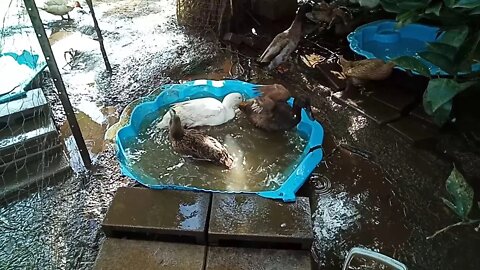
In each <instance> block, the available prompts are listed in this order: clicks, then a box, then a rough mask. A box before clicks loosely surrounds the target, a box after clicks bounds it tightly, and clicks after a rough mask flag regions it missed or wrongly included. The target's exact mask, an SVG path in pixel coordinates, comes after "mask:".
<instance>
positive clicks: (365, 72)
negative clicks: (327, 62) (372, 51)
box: [339, 57, 395, 81]
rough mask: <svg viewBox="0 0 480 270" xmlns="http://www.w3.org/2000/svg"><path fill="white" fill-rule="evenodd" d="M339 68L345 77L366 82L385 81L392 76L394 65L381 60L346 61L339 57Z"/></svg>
mask: <svg viewBox="0 0 480 270" xmlns="http://www.w3.org/2000/svg"><path fill="white" fill-rule="evenodd" d="M339 62H340V66H341V67H342V70H343V73H344V74H345V76H347V77H350V78H355V79H358V80H366V81H380V80H385V79H386V78H388V77H389V76H390V74H392V71H393V67H395V64H394V63H392V62H385V61H383V60H381V59H364V60H359V61H348V60H346V59H345V58H343V57H340V61H339Z"/></svg>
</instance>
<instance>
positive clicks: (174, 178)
mask: <svg viewBox="0 0 480 270" xmlns="http://www.w3.org/2000/svg"><path fill="white" fill-rule="evenodd" d="M161 115H163V114H161ZM155 124H156V122H154V123H153V124H152V123H144V128H142V130H141V132H140V134H139V138H138V141H136V142H134V143H132V144H131V145H129V147H128V148H127V151H126V152H127V153H128V157H127V158H128V159H129V160H130V161H131V162H130V166H132V168H133V169H134V170H135V171H137V172H140V173H142V174H143V175H145V176H147V178H150V180H149V182H148V184H175V185H180V186H188V187H198V188H202V189H210V190H227V191H264V190H275V189H277V188H278V187H279V186H280V185H281V184H282V183H283V182H284V181H285V180H286V177H287V176H288V175H289V174H290V172H292V171H293V169H294V164H297V162H296V161H297V160H299V159H300V157H301V155H302V153H303V149H304V147H305V144H306V141H305V140H304V139H302V138H301V137H300V135H299V134H298V133H297V132H296V130H292V131H289V132H281V133H267V132H264V131H261V130H258V129H256V128H254V127H253V126H252V125H251V124H250V122H248V120H247V119H246V118H245V116H244V115H243V114H241V113H240V112H237V116H236V117H235V119H234V120H232V121H230V122H228V123H226V124H224V125H221V126H216V127H208V128H207V127H205V128H202V130H204V131H206V132H207V134H208V135H210V136H213V137H215V138H216V139H218V140H220V141H221V142H223V143H224V144H225V145H226V147H227V149H228V150H229V152H230V153H231V154H232V155H233V157H234V167H233V168H232V169H230V170H227V169H224V168H221V167H218V166H215V165H212V164H210V163H208V162H202V161H192V160H191V159H189V158H184V157H182V156H180V155H178V154H176V153H174V152H173V150H172V148H171V146H170V141H169V139H168V130H167V129H165V130H159V129H157V128H156V127H155Z"/></svg>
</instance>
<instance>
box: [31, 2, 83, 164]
mask: <svg viewBox="0 0 480 270" xmlns="http://www.w3.org/2000/svg"><path fill="white" fill-rule="evenodd" d="M23 2H24V3H25V7H26V9H27V12H28V16H29V17H30V21H31V22H32V25H33V29H35V33H36V34H37V39H38V42H39V43H40V47H41V48H42V51H43V55H44V56H45V60H46V61H47V65H48V69H49V70H50V74H51V76H52V79H53V82H54V84H55V87H56V88H57V90H58V93H59V97H60V101H61V102H62V106H63V109H64V110H65V114H66V115H67V120H68V124H69V126H70V129H71V130H72V135H73V138H74V139H75V142H76V144H77V146H78V150H79V151H80V156H81V157H82V161H83V164H84V165H85V167H86V168H87V169H89V168H90V167H91V165H92V160H91V159H90V154H89V153H88V149H87V146H86V144H85V141H84V140H83V136H82V131H81V130H80V127H79V126H78V122H77V118H76V117H75V112H74V111H73V108H72V104H71V103H70V99H69V98H68V94H67V90H66V89H65V84H64V83H63V79H62V76H61V75H60V70H59V69H58V65H57V62H56V61H55V57H54V56H53V51H52V47H51V46H50V42H49V41H48V37H47V34H46V33H45V29H44V28H43V24H42V19H41V18H40V14H39V13H38V9H37V6H36V5H35V1H34V0H23Z"/></svg>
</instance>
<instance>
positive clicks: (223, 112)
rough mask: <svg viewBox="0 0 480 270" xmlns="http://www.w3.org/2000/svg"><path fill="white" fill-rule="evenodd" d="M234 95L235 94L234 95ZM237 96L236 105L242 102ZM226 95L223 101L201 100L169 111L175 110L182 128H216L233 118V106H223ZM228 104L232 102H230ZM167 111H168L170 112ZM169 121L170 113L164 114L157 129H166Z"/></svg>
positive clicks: (213, 99)
mask: <svg viewBox="0 0 480 270" xmlns="http://www.w3.org/2000/svg"><path fill="white" fill-rule="evenodd" d="M234 94H235V93H234ZM237 95H238V103H239V102H240V101H241V100H242V97H241V95H240V94H238V93H236V95H235V96H233V97H237ZM227 97H228V95H227V96H226V97H225V98H224V100H223V101H220V100H217V99H215V98H201V99H194V100H189V101H184V102H180V103H177V104H174V105H173V106H172V107H171V108H170V110H172V109H173V110H175V112H176V114H177V115H178V116H179V117H180V119H181V121H182V124H183V126H184V127H198V126H217V125H221V124H224V123H226V122H228V121H230V120H231V119H233V118H234V117H235V108H234V105H235V104H236V100H234V102H235V104H225V102H227V101H226V99H227ZM228 102H232V101H231V100H230V101H228ZM170 110H169V111H170ZM169 121H170V113H169V112H167V113H166V114H164V116H163V118H162V120H161V121H160V122H159V123H158V124H157V127H158V128H166V127H167V126H168V123H169Z"/></svg>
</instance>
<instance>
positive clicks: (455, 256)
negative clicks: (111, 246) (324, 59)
mask: <svg viewBox="0 0 480 270" xmlns="http://www.w3.org/2000/svg"><path fill="white" fill-rule="evenodd" d="M94 4H95V5H96V14H97V17H98V19H99V22H100V27H101V28H102V30H103V32H104V38H105V43H106V46H107V53H108V54H109V57H110V61H111V63H112V65H113V67H114V72H113V74H112V75H111V76H110V75H109V74H106V72H105V71H104V66H103V63H102V60H101V56H100V51H99V49H98V44H96V42H94V41H93V39H92V38H93V37H94V36H95V34H94V31H93V27H92V26H91V18H90V17H89V14H81V13H76V12H73V13H72V15H71V17H72V18H73V19H74V20H75V21H74V22H72V23H59V22H58V17H55V16H51V15H47V14H46V13H44V12H42V11H40V12H41V16H42V18H43V19H44V21H45V22H46V23H47V24H48V29H49V31H48V32H49V33H52V32H56V33H57V34H56V36H54V39H55V43H54V44H53V46H54V50H55V53H56V59H57V61H58V62H59V65H60V66H61V67H64V66H65V65H66V62H65V60H62V59H63V52H64V51H66V50H69V49H70V48H72V49H74V50H77V51H78V52H77V56H75V57H74V58H73V62H72V63H71V65H66V66H65V68H64V69H63V71H62V72H63V75H64V80H65V82H66V86H67V91H68V92H69V94H70V99H71V101H72V103H73V104H74V106H75V108H76V110H77V111H78V116H79V117H81V118H82V117H83V118H84V119H85V120H80V122H81V123H82V127H81V128H82V130H83V132H84V135H85V137H86V139H87V141H90V143H89V147H90V149H91V152H92V154H94V155H95V157H96V169H95V170H94V171H93V172H91V173H79V174H78V175H76V177H74V178H72V179H69V180H68V181H67V182H65V183H64V184H61V185H58V186H55V187H50V188H47V189H39V192H38V193H36V194H34V195H32V196H31V197H29V198H27V199H25V200H22V201H19V202H17V203H13V204H10V205H9V206H7V207H3V208H0V246H2V247H4V248H2V251H1V252H0V265H2V266H6V267H5V268H6V269H19V268H22V269H28V268H33V267H35V266H37V267H38V266H40V265H41V266H43V267H44V268H54V269H90V268H91V267H92V265H93V261H94V259H95V256H96V253H97V251H98V248H99V245H100V243H101V241H102V239H103V234H102V233H101V231H100V230H99V224H100V222H101V220H102V219H103V217H104V215H105V213H106V209H107V208H108V206H109V204H110V202H111V200H112V198H113V193H114V192H115V190H116V189H117V188H118V187H120V186H126V185H133V184H134V183H133V182H132V181H130V180H129V179H127V178H125V177H122V176H120V173H119V170H118V166H117V164H116V161H115V157H114V151H113V148H112V147H111V146H109V145H104V142H103V141H102V139H101V138H103V133H104V131H105V129H106V128H107V127H108V126H109V125H110V124H111V123H112V122H114V120H115V118H116V117H118V113H119V112H120V111H121V110H122V109H123V108H124V107H125V106H126V105H127V104H128V103H130V102H131V101H133V100H135V99H136V98H138V97H141V96H143V95H145V94H147V93H149V92H151V91H153V90H155V89H156V88H158V86H160V85H162V84H164V83H168V82H178V81H181V80H188V79H193V78H205V77H206V78H211V79H222V78H225V77H230V78H232V77H233V78H236V77H238V78H239V79H247V80H250V81H254V82H259V83H270V82H279V83H284V84H285V85H286V86H288V87H289V89H291V90H292V91H294V92H296V93H306V94H309V95H311V96H312V97H313V99H314V100H313V101H314V102H313V103H314V106H315V107H316V108H317V110H316V112H315V113H316V116H317V118H318V119H319V121H320V122H321V123H322V124H323V125H324V127H325V133H326V139H325V140H326V141H325V151H326V155H325V162H323V163H322V164H321V165H320V166H319V167H318V169H317V170H316V172H315V173H314V175H313V176H312V179H311V181H310V182H309V185H308V187H307V188H305V190H304V191H303V192H305V193H307V195H310V196H311V198H312V203H311V205H312V206H313V208H314V209H313V211H312V212H314V216H313V222H314V234H315V239H316V241H315V243H314V254H315V256H314V257H315V258H316V260H317V262H318V264H319V266H321V269H339V266H340V265H341V263H342V261H343V257H344V256H345V254H346V252H347V251H348V250H349V249H350V248H351V247H353V246H365V247H368V248H371V249H374V250H378V251H380V252H383V253H385V254H387V255H390V256H393V257H395V258H397V259H399V260H401V261H402V262H404V263H405V264H407V265H408V266H409V267H410V268H411V269H479V268H480V259H479V258H478V250H479V249H480V235H479V234H478V232H475V231H474V227H473V226H464V227H457V228H454V229H452V230H450V231H448V232H446V233H444V234H441V235H439V236H437V237H436V238H434V239H431V240H426V239H425V238H426V237H427V236H429V235H431V234H433V233H434V232H435V231H436V230H438V229H440V228H442V227H444V226H446V225H449V224H451V223H455V222H457V219H456V217H455V216H454V215H453V214H452V213H451V212H450V211H449V210H448V209H447V208H446V207H445V206H443V204H442V202H441V200H440V197H442V196H446V193H445V188H444V181H445V179H446V177H447V176H448V174H449V173H450V170H451V166H452V165H451V163H450V162H447V161H444V160H442V159H439V158H438V157H437V156H436V155H434V154H432V153H430V152H428V151H424V150H420V149H416V148H414V147H412V146H411V145H409V144H408V142H406V141H405V139H403V138H402V137H400V136H399V135H398V134H397V133H395V132H393V131H392V130H391V129H386V128H382V127H380V126H378V125H376V124H375V123H374V122H373V121H371V120H369V119H367V118H365V117H363V116H362V115H360V114H359V113H358V112H355V111H353V110H349V109H348V108H345V107H344V106H340V105H337V104H335V103H334V102H332V100H331V98H330V96H329V91H328V89H326V88H324V87H322V86H321V83H322V82H319V81H316V80H315V78H314V77H312V76H310V75H308V74H307V73H306V72H305V71H304V70H303V69H301V68H299V67H298V66H296V65H293V66H291V67H290V70H289V71H288V72H287V73H285V74H282V75H278V74H275V73H274V74H267V73H266V72H265V71H264V70H262V69H260V68H258V67H256V66H255V65H253V66H251V65H250V64H251V63H253V61H251V60H248V59H246V58H244V57H237V55H236V54H229V53H228V52H225V51H222V50H220V49H219V48H218V46H217V45H218V44H217V43H216V42H212V41H208V40H205V39H202V38H199V37H190V36H187V35H185V34H184V33H183V32H182V29H181V28H179V27H178V26H177V25H176V24H175V16H174V13H175V1H173V0H161V1H134V0H129V1H95V2H94ZM85 6H86V5H85ZM27 19H28V18H27ZM65 32H66V33H65ZM70 32H73V34H70ZM57 55H58V57H57ZM225 59H227V61H225ZM62 61H63V62H62ZM232 64H233V66H232ZM45 89H46V90H47V94H48V96H49V98H50V99H51V102H52V104H53V110H54V116H55V119H56V120H57V123H58V124H59V125H60V126H62V123H63V121H64V119H65V118H64V116H63V113H62V107H61V105H60V103H59V101H58V99H57V98H56V96H55V94H54V92H53V88H52V85H51V83H50V82H49V81H48V80H46V84H45ZM60 130H61V131H62V134H64V138H65V140H66V144H67V145H68V144H70V145H72V139H71V137H70V136H69V133H68V128H66V126H62V127H61V128H60ZM337 145H342V146H343V147H342V146H337ZM451 148H452V149H451V151H457V152H461V153H465V154H464V155H463V156H466V157H465V163H464V164H465V166H466V167H467V168H470V170H469V171H470V172H471V174H472V175H475V167H476V165H475V164H478V163H475V162H474V161H475V160H476V159H475V158H476V157H475V156H474V157H468V155H469V154H468V153H469V152H468V151H466V150H465V149H463V148H462V147H460V146H458V147H453V146H452V147H451ZM357 150H358V151H357ZM72 157H73V160H74V161H75V160H77V163H78V156H77V157H76V159H75V156H72ZM476 175H477V177H478V174H476ZM5 247H6V248H5Z"/></svg>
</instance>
